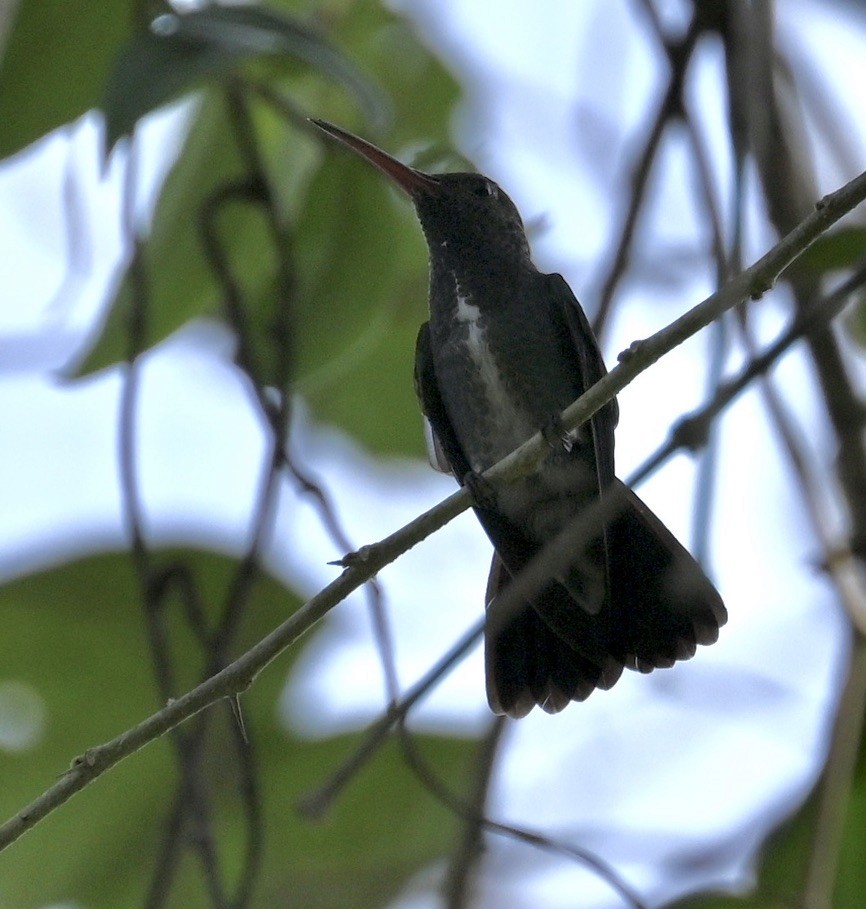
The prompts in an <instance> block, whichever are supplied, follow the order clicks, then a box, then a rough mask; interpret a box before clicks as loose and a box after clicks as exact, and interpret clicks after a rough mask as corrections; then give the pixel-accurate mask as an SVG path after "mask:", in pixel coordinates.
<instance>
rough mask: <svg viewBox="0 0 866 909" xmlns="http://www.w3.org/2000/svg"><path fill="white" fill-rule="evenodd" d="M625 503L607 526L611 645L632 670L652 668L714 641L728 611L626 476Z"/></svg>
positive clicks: (619, 491) (618, 491) (617, 489)
mask: <svg viewBox="0 0 866 909" xmlns="http://www.w3.org/2000/svg"><path fill="white" fill-rule="evenodd" d="M612 492H613V494H614V495H619V496H623V497H624V507H623V509H622V510H621V511H620V512H619V513H618V515H617V517H616V518H615V519H614V520H613V521H612V522H611V524H610V525H609V527H608V529H607V534H608V569H609V572H610V598H611V625H610V627H611V631H612V635H613V639H612V641H611V648H612V650H613V652H614V653H615V654H616V655H617V656H618V657H620V658H621V659H622V660H623V662H624V663H625V665H626V666H627V667H628V668H630V669H637V670H639V671H641V672H649V671H650V670H652V669H655V668H660V667H668V666H673V664H674V663H675V662H676V661H677V660H687V659H689V658H690V657H692V656H694V654H695V649H696V647H697V645H698V644H713V643H715V641H716V640H718V637H719V628H720V626H722V625H724V624H725V622H726V621H727V619H728V613H727V610H726V609H725V607H724V604H723V603H722V598H721V597H720V596H719V594H718V592H717V591H716V589H715V587H713V585H712V584H711V583H710V581H709V579H708V578H707V576H706V575H705V574H704V572H703V571H702V569H701V567H700V565H698V563H697V562H696V561H695V560H694V559H693V558H692V557H691V555H690V554H689V553H688V552H687V550H686V549H685V548H684V547H683V546H682V545H681V544H680V543H679V541H678V540H677V539H676V537H675V536H674V535H673V534H672V533H671V532H670V531H669V530H668V529H667V527H665V526H664V524H662V522H661V521H660V520H659V519H658V518H657V517H656V516H655V515H654V514H653V513H652V512H651V511H650V510H649V508H647V506H646V505H645V504H644V503H643V502H642V501H641V500H640V499H639V498H638V497H637V496H636V495H635V494H634V492H632V491H631V490H630V489H629V488H628V487H627V486H625V485H624V484H623V483H621V482H620V481H619V480H617V481H615V483H614V488H613V489H612Z"/></svg>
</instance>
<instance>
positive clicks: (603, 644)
mask: <svg viewBox="0 0 866 909" xmlns="http://www.w3.org/2000/svg"><path fill="white" fill-rule="evenodd" d="M607 494H608V495H614V496H619V497H622V502H621V509H620V510H619V511H618V513H617V516H616V517H615V518H614V519H613V520H612V521H611V523H610V524H609V525H608V527H607V535H606V543H607V552H608V571H609V605H608V606H607V607H605V608H604V609H603V610H602V611H601V612H600V613H599V614H597V615H590V614H588V613H587V612H586V611H584V610H583V609H582V608H581V607H580V605H579V604H578V603H576V602H575V601H574V600H573V599H572V598H571V597H570V596H569V594H568V592H567V591H566V590H565V588H564V587H562V586H560V585H559V584H557V583H556V582H551V583H550V584H549V585H548V586H547V587H545V589H544V590H543V591H541V592H540V593H539V594H538V596H537V597H536V598H535V602H534V604H533V607H534V608H530V607H529V605H528V606H527V608H526V609H525V610H523V611H521V612H520V613H519V614H518V615H517V616H516V617H514V618H512V619H510V620H508V622H505V623H503V621H502V620H501V618H500V616H499V615H498V613H497V611H496V608H495V598H496V596H497V595H498V593H499V592H500V591H501V590H502V588H503V587H504V586H505V585H506V584H507V583H508V581H509V579H510V575H509V573H508V569H506V568H505V566H504V565H503V563H502V561H501V559H500V558H499V557H498V556H494V559H493V565H492V567H491V571H490V579H489V581H488V586H487V604H488V627H487V632H486V634H485V660H486V672H487V697H488V701H489V702H490V706H491V708H492V709H493V710H494V711H495V712H496V713H504V714H508V715H509V716H513V717H521V716H525V715H526V714H527V713H529V711H530V710H531V709H532V708H533V707H534V706H535V705H538V706H540V707H541V708H542V709H543V710H546V711H548V712H549V713H556V712H558V711H560V710H562V709H563V708H564V707H565V706H567V704H568V703H569V702H570V701H572V700H575V701H582V700H585V699H586V698H587V697H589V695H590V694H591V693H592V692H593V691H594V690H595V689H596V688H610V687H611V686H612V685H613V684H614V683H615V682H616V681H617V679H618V678H619V676H620V673H621V672H622V667H623V666H626V667H627V668H629V669H634V670H637V671H639V672H650V671H652V670H653V669H657V668H662V667H670V666H673V665H674V663H675V662H677V661H678V660H687V659H689V658H690V657H692V656H694V654H695V650H696V648H697V645H698V644H712V643H714V642H715V641H716V640H717V639H718V636H719V627H720V626H721V625H724V624H725V622H726V621H727V611H726V610H725V607H724V604H723V603H722V600H721V597H720V596H719V594H718V592H717V591H716V589H715V588H714V587H713V585H712V584H711V583H710V581H709V580H708V579H707V577H706V575H705V574H704V573H703V571H702V570H701V568H700V566H699V565H698V564H697V562H695V560H694V559H693V558H692V557H691V555H689V553H688V552H687V550H686V549H685V548H684V547H683V546H682V545H680V543H679V542H678V541H677V539H676V538H675V537H674V535H673V534H672V533H671V532H670V531H669V530H668V529H667V528H666V527H665V526H664V524H662V522H661V521H660V520H659V519H658V518H657V517H656V516H655V515H654V514H653V513H652V512H651V511H650V510H649V508H647V506H646V505H645V504H644V503H643V502H642V501H641V500H640V499H639V498H638V497H637V496H636V495H635V494H634V493H633V492H632V491H631V490H630V489H629V488H628V487H627V486H625V485H624V484H623V483H621V482H620V481H619V480H616V481H615V482H614V484H613V485H612V486H611V487H609V492H608V493H607ZM528 555H531V552H528ZM524 564H525V562H524ZM521 567H522V566H521Z"/></svg>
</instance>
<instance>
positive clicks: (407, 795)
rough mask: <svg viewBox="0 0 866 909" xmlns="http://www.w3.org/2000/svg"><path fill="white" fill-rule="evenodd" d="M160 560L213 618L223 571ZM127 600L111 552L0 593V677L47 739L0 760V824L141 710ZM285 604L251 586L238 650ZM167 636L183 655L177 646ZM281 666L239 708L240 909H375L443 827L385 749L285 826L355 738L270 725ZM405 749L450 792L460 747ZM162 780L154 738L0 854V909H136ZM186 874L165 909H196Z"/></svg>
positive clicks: (189, 559)
mask: <svg viewBox="0 0 866 909" xmlns="http://www.w3.org/2000/svg"><path fill="white" fill-rule="evenodd" d="M169 555H170V556H171V558H172V559H173V560H175V561H182V562H183V564H184V565H185V566H187V568H188V569H189V570H190V571H192V573H193V574H194V576H195V578H196V581H197V583H198V584H199V586H200V588H201V590H202V592H203V594H204V601H205V603H206V604H207V606H208V607H209V612H211V613H214V612H215V611H216V608H217V604H219V603H220V600H221V598H222V595H223V591H224V590H225V588H226V586H227V584H228V581H229V579H230V577H231V574H232V572H233V571H234V568H235V565H234V563H233V561H232V560H230V559H227V558H223V557H219V556H215V555H211V554H206V553H201V552H175V553H171V554H168V553H161V554H160V557H161V558H164V559H168V557H169ZM138 598H139V591H138V587H137V582H136V580H135V578H134V576H133V572H132V569H131V562H130V559H129V556H128V555H127V554H123V553H120V554H111V555H104V556H98V557H93V558H89V559H86V560H83V561H80V562H76V563H74V564H70V565H66V566H64V567H61V568H57V569H55V570H53V571H49V572H46V573H44V574H40V575H38V576H33V577H28V578H24V579H21V580H19V581H16V582H13V583H11V584H7V585H6V586H5V587H3V588H0V615H3V616H4V620H5V621H6V623H7V625H8V627H14V628H15V629H16V631H15V634H5V635H3V637H2V639H0V665H2V666H3V675H4V677H5V678H15V679H19V680H21V681H23V682H25V683H27V684H28V685H31V686H32V687H33V689H34V690H35V691H37V692H38V693H39V695H40V696H41V697H42V698H43V699H44V702H45V705H46V708H47V714H48V725H47V733H46V735H45V737H44V739H43V740H42V741H41V742H39V744H38V746H37V747H35V748H33V749H30V750H28V751H26V752H22V753H20V754H17V755H16V754H10V753H7V752H4V751H2V750H0V776H2V779H3V786H2V787H0V812H2V814H3V816H4V817H6V816H9V815H12V814H13V813H14V812H15V811H17V810H19V809H20V808H21V807H22V805H24V804H25V803H26V802H28V801H29V800H30V799H32V798H33V797H34V796H35V795H36V794H37V793H38V792H40V791H41V790H42V789H44V788H45V787H46V786H48V785H50V784H51V783H52V782H53V781H54V780H55V779H56V778H57V775H58V774H59V773H62V772H63V769H64V767H63V762H64V761H68V760H70V759H71V758H72V757H73V756H74V755H76V754H80V753H82V752H83V751H84V750H85V749H86V748H88V747H90V746H91V745H95V744H97V743H99V742H102V741H104V740H106V739H109V738H111V737H113V736H114V735H116V734H117V733H118V732H120V731H121V730H122V729H124V728H126V727H127V726H129V725H130V724H132V723H134V722H136V721H138V720H139V719H142V718H143V717H144V716H146V715H147V714H149V713H150V712H152V710H153V709H154V706H155V705H154V688H153V682H152V678H151V669H150V661H149V659H148V655H147V643H146V638H145V632H144V628H143V623H142V619H141V615H140V612H139V609H138V606H137V602H138ZM294 606H295V601H294V600H293V597H292V596H291V595H290V594H289V593H288V592H287V591H286V590H285V589H284V588H282V587H281V586H280V585H278V584H277V583H275V582H274V581H271V580H268V579H263V580H262V582H261V583H260V584H259V585H258V586H257V588H256V591H255V594H254V596H253V598H252V599H251V601H250V604H249V609H248V610H247V611H246V613H245V616H246V618H245V624H244V627H243V629H242V632H241V635H240V638H239V640H238V648H240V649H242V648H244V647H245V646H249V645H251V644H252V643H253V642H255V641H256V640H258V639H259V638H261V637H263V636H264V635H265V634H266V633H267V632H268V631H270V630H271V629H272V628H273V627H274V626H275V625H277V624H278V623H279V622H280V621H282V620H283V619H284V618H285V617H286V615H287V614H288V613H290V612H291V610H292V609H293V608H294ZM174 640H175V643H176V644H177V645H178V646H182V641H183V636H182V635H176V636H175V638H174ZM189 668H190V677H191V678H192V677H193V676H194V671H193V668H192V667H189ZM289 668H290V659H289V657H288V656H286V657H284V658H281V659H280V660H279V661H278V663H277V664H276V665H274V666H272V667H270V668H269V669H268V671H266V672H264V673H262V675H261V676H260V677H259V679H258V680H257V681H256V684H255V685H254V686H253V687H252V688H251V689H250V691H249V692H248V693H247V694H246V695H245V696H244V698H243V711H244V716H245V722H246V725H247V727H248V730H249V733H250V737H251V743H252V747H253V748H254V750H255V755H256V761H257V765H258V768H259V783H260V786H261V788H262V792H261V802H262V806H263V810H264V813H265V816H264V829H265V831H266V834H265V838H266V848H265V857H264V862H263V867H262V873H261V876H260V878H259V883H258V885H257V887H256V891H255V892H256V898H255V900H254V905H257V906H285V907H295V906H297V907H318V906H321V907H333V906H340V907H346V909H351V907H359V909H360V907H368V906H373V905H379V904H381V903H384V902H385V901H387V899H388V898H389V897H392V896H393V895H394V894H395V892H396V891H397V889H398V888H399V887H400V886H401V885H402V884H404V883H405V881H406V879H407V878H408V877H409V876H410V875H412V874H414V873H416V872H417V871H419V870H420V868H422V867H423V866H424V865H425V864H426V863H428V862H429V861H432V860H434V859H436V858H437V857H438V856H440V855H442V854H443V853H446V852H447V851H448V849H449V844H450V842H451V840H452V838H453V836H454V830H455V824H456V822H455V820H454V818H453V816H451V815H449V814H448V812H447V811H446V810H445V809H444V808H443V807H442V806H441V805H438V804H437V803H436V802H434V801H433V799H432V798H430V797H429V796H428V795H427V794H426V793H424V792H423V790H421V788H420V786H419V784H418V783H417V782H416V781H415V780H413V778H412V777H411V775H410V773H409V771H408V770H407V769H406V767H405V765H404V762H403V761H402V760H401V758H400V755H399V754H398V752H397V750H396V748H395V747H390V748H386V749H385V750H383V751H382V752H381V753H380V754H379V755H378V756H377V758H376V760H375V761H374V763H373V764H371V765H370V766H368V768H367V769H366V771H365V772H363V773H362V774H361V775H360V776H359V777H358V778H357V779H356V780H355V782H354V784H353V785H352V786H351V787H350V788H349V790H347V792H346V793H345V795H344V797H342V798H341V799H340V800H338V802H337V803H336V805H335V807H334V810H333V812H332V813H331V814H330V815H328V816H327V817H326V818H324V819H323V820H321V821H316V822H313V821H306V820H303V819H302V818H301V817H299V814H298V810H297V803H298V800H299V799H300V798H301V797H302V796H303V795H305V794H306V793H307V792H308V791H309V790H310V789H312V788H314V787H316V786H317V785H320V784H321V783H322V781H323V779H324V777H325V776H326V775H327V773H328V771H329V769H331V768H333V767H335V766H336V765H337V764H338V763H339V762H340V761H341V760H342V759H343V758H344V757H345V756H346V754H347V753H348V752H349V751H350V750H351V749H352V748H353V746H354V745H355V744H356V738H355V737H350V736H345V737H338V738H334V739H332V740H328V741H322V742H307V741H300V740H296V739H294V738H292V737H291V736H290V735H289V734H288V733H287V732H286V731H285V730H284V729H282V728H281V727H280V725H279V724H278V721H277V712H276V707H275V705H276V702H277V699H278V698H279V695H280V691H281V688H282V686H283V683H284V679H285V675H286V672H287V671H288V669H289ZM185 681H189V680H185ZM218 710H219V713H220V714H221V716H220V717H219V722H217V723H215V724H214V727H213V728H212V730H211V735H210V738H209V743H208V756H207V758H206V766H207V768H208V779H209V782H210V783H211V784H212V786H213V791H212V793H211V795H212V799H213V801H214V804H215V806H216V811H217V818H218V831H219V839H220V848H221V849H223V850H224V851H225V856H224V864H225V867H226V868H227V869H231V868H232V860H231V855H232V854H233V853H235V852H237V851H239V850H241V848H242V846H243V837H244V828H243V825H242V823H241V821H240V818H239V812H238V810H237V806H236V804H235V801H236V794H235V789H236V784H235V782H234V780H233V773H232V772H231V768H232V767H233V765H234V763H235V758H234V746H233V744H232V741H231V736H229V735H228V734H227V733H228V731H229V730H228V725H227V724H229V723H232V722H234V720H233V719H232V716H231V713H230V711H229V710H228V707H227V706H225V707H220V708H218ZM419 744H420V745H421V747H422V748H423V749H424V751H425V752H426V753H427V755H428V757H429V758H430V759H431V760H432V761H433V762H435V764H436V766H437V768H438V770H439V772H441V773H443V774H444V776H445V777H446V779H450V780H451V782H452V784H454V783H455V782H456V781H459V780H461V779H462V778H464V777H465V775H466V773H467V771H468V762H469V759H470V758H471V755H472V749H471V747H470V746H468V745H467V744H466V743H465V742H455V741H448V740H437V739H434V738H432V737H431V738H426V739H420V740H419ZM175 780H176V769H175V768H174V766H173V754H172V749H171V747H170V743H169V741H168V740H167V738H166V739H163V740H161V741H160V742H158V743H156V744H154V745H151V746H149V747H148V748H145V749H144V750H143V751H141V752H139V753H138V754H136V755H134V756H132V757H131V758H130V759H129V760H127V761H126V762H124V763H122V764H120V766H119V767H117V768H116V769H114V770H112V771H111V772H110V773H109V774H107V775H106V776H105V777H103V778H102V779H100V780H99V781H98V782H97V783H96V784H95V785H92V786H90V787H89V788H87V789H86V790H85V791H84V792H83V793H81V794H80V795H78V796H76V797H75V799H74V801H73V802H72V803H70V804H69V805H67V806H65V807H64V808H62V809H61V810H59V811H57V812H56V813H55V814H53V815H51V816H50V817H49V818H48V819H47V820H46V821H45V822H43V823H42V824H41V825H40V826H39V827H38V828H37V829H36V830H34V831H33V832H32V833H30V834H28V835H27V836H25V837H24V838H23V839H22V840H21V841H19V842H18V843H16V844H15V845H14V846H12V847H11V848H10V849H9V851H7V852H6V853H4V854H3V856H2V858H0V905H2V906H10V907H12V906H15V907H26V906H39V905H46V904H48V903H53V902H57V903H61V902H69V901H72V900H75V901H76V903H77V904H79V905H81V906H88V907H100V906H105V907H111V909H120V907H123V906H140V905H142V901H143V894H144V891H145V888H146V886H147V884H148V882H149V878H150V875H151V874H152V870H153V863H154V858H155V854H156V847H157V841H158V837H159V834H160V831H161V825H162V821H163V816H164V815H165V814H166V812H167V810H168V807H169V802H170V794H171V791H172V788H173V785H174V783H175ZM400 831H403V835H401V833H400ZM199 877H200V873H199V869H198V868H197V866H196V865H195V864H194V863H192V862H187V863H186V865H185V866H184V868H183V871H182V873H181V875H180V877H179V880H178V882H177V885H176V887H175V890H174V895H173V899H172V902H171V903H170V905H172V906H178V907H180V906H185V907H191V906H201V905H206V904H207V902H206V901H205V900H204V895H203V894H202V893H201V884H200V883H199V880H198V879H199Z"/></svg>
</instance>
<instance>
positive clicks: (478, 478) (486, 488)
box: [463, 470, 496, 510]
mask: <svg viewBox="0 0 866 909" xmlns="http://www.w3.org/2000/svg"><path fill="white" fill-rule="evenodd" d="M463 485H464V486H465V487H466V488H467V489H468V490H469V492H471V493H472V501H473V502H474V503H475V504H476V505H477V506H478V507H479V508H486V509H488V510H492V509H494V508H496V490H495V489H494V487H493V484H492V483H491V482H490V481H489V480H485V479H484V477H483V476H482V475H481V474H480V473H476V472H475V471H474V470H470V471H469V472H468V473H467V474H466V475H465V476H464V477H463Z"/></svg>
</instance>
